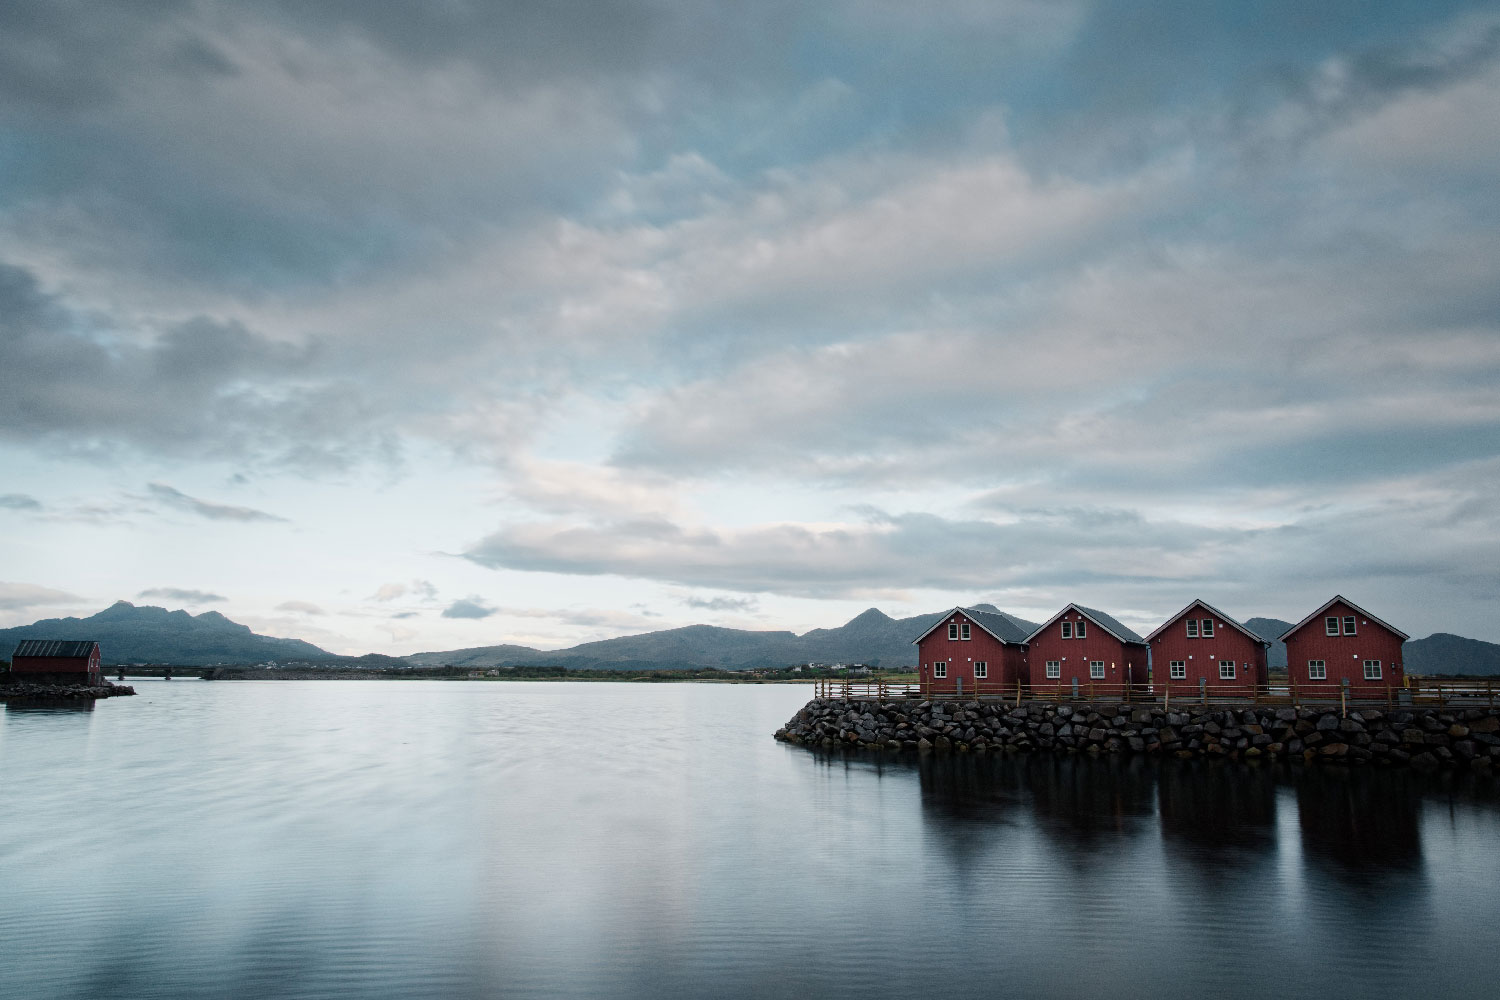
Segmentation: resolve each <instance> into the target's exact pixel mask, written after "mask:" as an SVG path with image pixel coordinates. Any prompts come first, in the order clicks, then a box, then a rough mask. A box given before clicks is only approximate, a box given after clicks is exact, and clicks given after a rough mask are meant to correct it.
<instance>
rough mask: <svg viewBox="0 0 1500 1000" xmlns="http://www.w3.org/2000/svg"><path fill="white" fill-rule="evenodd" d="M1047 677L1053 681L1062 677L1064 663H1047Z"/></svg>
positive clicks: (1053, 661)
mask: <svg viewBox="0 0 1500 1000" xmlns="http://www.w3.org/2000/svg"><path fill="white" fill-rule="evenodd" d="M1047 676H1048V677H1049V678H1051V679H1052V680H1057V679H1058V678H1059V677H1061V676H1062V661H1061V660H1048V661H1047Z"/></svg>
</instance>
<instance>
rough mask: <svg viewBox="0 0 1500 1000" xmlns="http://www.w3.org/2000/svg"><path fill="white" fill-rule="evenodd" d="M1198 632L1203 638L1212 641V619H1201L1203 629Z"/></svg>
mask: <svg viewBox="0 0 1500 1000" xmlns="http://www.w3.org/2000/svg"><path fill="white" fill-rule="evenodd" d="M1198 632H1199V634H1200V635H1202V636H1203V638H1205V639H1212V638H1213V637H1214V620H1213V619H1212V618H1205V619H1203V627H1202V628H1200V629H1199V630H1198Z"/></svg>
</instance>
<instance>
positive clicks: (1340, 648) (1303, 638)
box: [1281, 594, 1411, 696]
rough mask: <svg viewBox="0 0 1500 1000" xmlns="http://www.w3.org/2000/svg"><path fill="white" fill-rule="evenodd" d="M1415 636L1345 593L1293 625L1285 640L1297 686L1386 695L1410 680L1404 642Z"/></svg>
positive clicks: (1290, 672)
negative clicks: (1347, 688)
mask: <svg viewBox="0 0 1500 1000" xmlns="http://www.w3.org/2000/svg"><path fill="white" fill-rule="evenodd" d="M1409 638H1411V637H1410V636H1409V635H1407V634H1406V633H1405V632H1402V631H1401V630H1400V629H1398V628H1395V627H1393V626H1391V625H1387V624H1386V623H1385V622H1383V621H1381V620H1380V619H1379V618H1376V617H1375V616H1374V615H1372V614H1370V613H1369V612H1368V611H1366V610H1365V609H1363V608H1361V607H1360V606H1359V605H1357V604H1355V603H1354V602H1353V601H1351V600H1349V599H1348V598H1346V597H1343V596H1342V595H1337V594H1336V595H1334V597H1333V598H1332V599H1331V600H1330V601H1328V603H1326V604H1324V605H1323V606H1322V607H1321V608H1319V609H1318V610H1316V611H1314V612H1313V613H1312V614H1310V615H1308V616H1307V617H1306V618H1304V619H1302V620H1301V621H1300V622H1298V623H1297V624H1295V625H1293V626H1292V627H1291V628H1290V629H1288V630H1287V631H1286V632H1285V633H1283V634H1282V636H1281V641H1282V642H1284V643H1286V667H1287V675H1288V678H1289V679H1290V681H1291V682H1292V683H1293V684H1297V685H1308V684H1312V685H1321V684H1336V685H1342V684H1345V683H1347V684H1349V685H1350V688H1351V693H1354V694H1361V695H1366V696H1370V695H1379V694H1383V693H1384V692H1385V691H1386V690H1387V689H1388V688H1393V687H1401V686H1402V685H1403V684H1404V683H1405V682H1406V677H1405V674H1404V673H1403V672H1402V666H1401V644H1402V643H1404V642H1405V641H1406V640H1407V639H1409Z"/></svg>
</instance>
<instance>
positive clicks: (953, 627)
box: [948, 622, 958, 642]
mask: <svg viewBox="0 0 1500 1000" xmlns="http://www.w3.org/2000/svg"><path fill="white" fill-rule="evenodd" d="M948 641H949V642H957V641H958V622H949V623H948Z"/></svg>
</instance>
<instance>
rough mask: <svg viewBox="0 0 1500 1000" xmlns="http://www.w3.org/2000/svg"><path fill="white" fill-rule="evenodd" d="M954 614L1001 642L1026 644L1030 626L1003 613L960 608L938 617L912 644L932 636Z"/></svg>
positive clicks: (1028, 623)
mask: <svg viewBox="0 0 1500 1000" xmlns="http://www.w3.org/2000/svg"><path fill="white" fill-rule="evenodd" d="M955 614H961V615H963V616H964V617H965V618H967V619H969V620H970V621H971V622H973V623H974V624H975V625H978V626H979V627H980V628H982V629H984V630H985V631H986V632H988V633H989V634H990V635H992V636H994V637H995V638H996V639H999V640H1000V641H1001V642H1008V643H1012V644H1015V645H1021V644H1024V643H1025V642H1026V632H1027V627H1028V626H1029V625H1030V624H1031V623H1030V622H1026V621H1022V620H1021V619H1019V618H1013V617H1011V616H1010V615H1008V614H1006V613H1005V612H1004V611H979V610H977V609H975V608H962V607H960V608H951V609H949V610H948V611H945V612H943V613H942V614H940V615H938V616H937V618H936V619H934V620H933V622H932V624H931V625H929V626H928V627H927V628H926V629H925V630H923V632H922V634H921V635H919V636H917V637H916V638H915V639H913V640H912V644H913V645H915V644H917V643H919V642H921V641H922V640H923V639H925V638H927V637H928V636H929V635H931V634H932V630H933V629H935V628H937V627H938V626H939V625H942V624H945V623H946V622H947V621H948V619H949V618H952V617H953V616H954V615H955Z"/></svg>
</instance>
